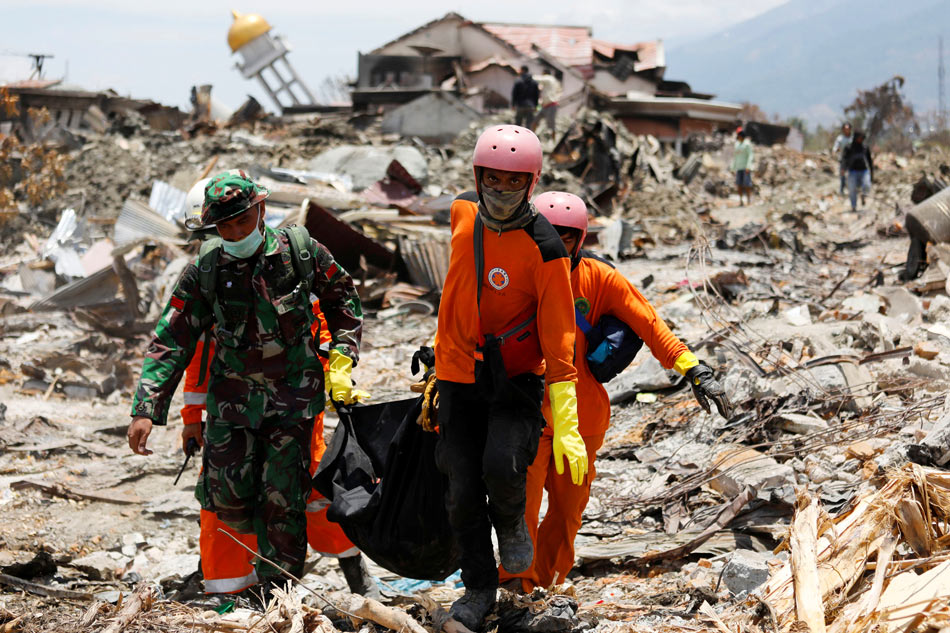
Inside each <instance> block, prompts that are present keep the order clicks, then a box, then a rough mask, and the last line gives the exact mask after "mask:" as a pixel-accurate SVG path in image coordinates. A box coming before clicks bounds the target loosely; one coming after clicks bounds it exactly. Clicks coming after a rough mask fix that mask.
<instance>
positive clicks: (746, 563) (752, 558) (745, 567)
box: [722, 549, 770, 596]
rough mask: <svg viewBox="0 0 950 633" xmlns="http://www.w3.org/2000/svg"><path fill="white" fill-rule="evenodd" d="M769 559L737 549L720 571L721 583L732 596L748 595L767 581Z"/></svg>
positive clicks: (750, 551) (765, 556)
mask: <svg viewBox="0 0 950 633" xmlns="http://www.w3.org/2000/svg"><path fill="white" fill-rule="evenodd" d="M769 558H770V556H767V555H765V554H760V553H759V552H753V551H752V550H748V549H738V550H736V551H735V553H733V555H732V557H731V558H730V559H729V562H728V563H726V566H725V567H724V568H723V570H722V582H723V583H724V584H725V585H726V587H727V588H728V589H729V591H730V593H732V595H734V596H737V595H739V594H746V595H748V594H750V593H752V592H753V591H755V590H756V589H758V588H759V587H761V586H762V585H764V584H765V583H766V582H768V579H769Z"/></svg>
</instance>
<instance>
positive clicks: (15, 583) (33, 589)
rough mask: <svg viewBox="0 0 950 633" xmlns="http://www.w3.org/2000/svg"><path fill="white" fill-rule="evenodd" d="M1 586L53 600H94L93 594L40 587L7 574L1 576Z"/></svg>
mask: <svg viewBox="0 0 950 633" xmlns="http://www.w3.org/2000/svg"><path fill="white" fill-rule="evenodd" d="M0 585H7V586H8V587H16V588H17V589H22V590H23V591H27V592H29V593H35V594H36V595H38V596H49V597H51V598H64V599H68V600H92V599H93V595H92V594H91V593H84V592H82V591H70V590H69V589H57V588H55V587H47V586H46V585H40V584H38V583H35V582H30V581H28V580H23V579H22V578H17V577H16V576H8V575H6V574H0Z"/></svg>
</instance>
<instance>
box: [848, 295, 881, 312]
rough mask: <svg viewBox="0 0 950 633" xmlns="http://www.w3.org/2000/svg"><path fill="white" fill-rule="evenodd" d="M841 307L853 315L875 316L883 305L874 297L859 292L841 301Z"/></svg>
mask: <svg viewBox="0 0 950 633" xmlns="http://www.w3.org/2000/svg"><path fill="white" fill-rule="evenodd" d="M841 307H842V308H843V309H845V310H846V311H848V312H851V313H853V314H877V313H878V312H880V311H881V308H882V307H883V303H882V302H881V298H880V297H878V296H876V295H872V294H870V293H867V292H859V293H857V294H854V295H851V296H850V297H848V298H847V299H845V300H844V301H842V302H841Z"/></svg>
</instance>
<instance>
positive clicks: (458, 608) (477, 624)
mask: <svg viewBox="0 0 950 633" xmlns="http://www.w3.org/2000/svg"><path fill="white" fill-rule="evenodd" d="M529 542H530V540H529ZM494 606H495V590H494V589H466V590H465V594H464V595H463V596H462V597H461V598H459V599H458V600H456V601H455V602H454V603H452V608H451V609H449V617H450V618H453V619H455V620H456V621H458V622H460V623H461V624H463V625H464V626H466V627H467V628H468V629H470V630H472V631H477V630H478V629H480V628H481V626H482V621H483V620H484V619H485V616H486V615H488V614H489V612H490V611H491V610H492V607H494Z"/></svg>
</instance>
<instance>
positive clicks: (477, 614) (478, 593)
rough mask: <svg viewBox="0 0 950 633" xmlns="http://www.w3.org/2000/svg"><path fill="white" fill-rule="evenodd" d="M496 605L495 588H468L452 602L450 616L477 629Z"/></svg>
mask: <svg viewBox="0 0 950 633" xmlns="http://www.w3.org/2000/svg"><path fill="white" fill-rule="evenodd" d="M494 606H495V590H494V589H466V590H465V594H464V595H463V596H462V597H461V598H459V599H458V600H456V601H455V602H454V603H452V608H451V609H449V617H450V618H453V619H454V620H456V621H458V622H460V623H461V624H463V625H464V626H466V627H467V628H468V629H470V630H472V631H477V630H479V629H480V628H481V626H482V621H483V620H484V619H485V616H486V615H488V613H489V612H490V611H491V610H492V607H494Z"/></svg>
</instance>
